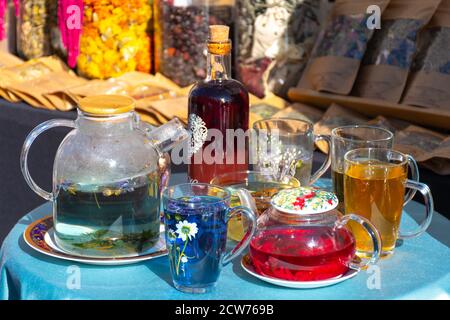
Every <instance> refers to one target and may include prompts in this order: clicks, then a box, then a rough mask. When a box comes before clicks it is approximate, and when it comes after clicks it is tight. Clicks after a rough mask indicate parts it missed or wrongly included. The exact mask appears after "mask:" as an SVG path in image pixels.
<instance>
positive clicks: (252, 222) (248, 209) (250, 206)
mask: <svg viewBox="0 0 450 320" xmlns="http://www.w3.org/2000/svg"><path fill="white" fill-rule="evenodd" d="M236 193H237V195H238V197H239V199H240V201H241V204H242V206H238V207H234V208H230V209H229V210H230V212H229V215H228V219H227V224H228V221H230V219H231V218H232V217H234V216H237V215H238V214H244V215H245V216H246V218H247V219H246V227H247V232H246V233H245V235H244V237H243V238H242V240H241V241H240V242H239V243H238V244H237V245H236V247H234V249H233V250H231V252H229V253H227V254H226V255H225V256H224V257H223V260H222V265H226V264H228V263H229V262H230V261H231V260H233V259H234V258H236V257H237V256H238V255H239V254H240V253H241V252H242V251H243V250H244V249H245V248H246V247H247V246H248V245H249V244H250V241H251V240H252V238H253V235H254V234H255V232H256V215H255V213H256V205H255V203H254V200H253V197H252V196H251V195H250V193H249V192H248V191H247V190H246V189H243V188H240V189H238V190H237V191H236Z"/></svg>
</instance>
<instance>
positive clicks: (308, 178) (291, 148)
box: [251, 118, 331, 186]
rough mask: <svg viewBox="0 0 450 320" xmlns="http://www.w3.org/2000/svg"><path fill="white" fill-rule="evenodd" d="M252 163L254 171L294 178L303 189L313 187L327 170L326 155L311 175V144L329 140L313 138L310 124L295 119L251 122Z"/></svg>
mask: <svg viewBox="0 0 450 320" xmlns="http://www.w3.org/2000/svg"><path fill="white" fill-rule="evenodd" d="M253 129H254V131H255V136H254V137H252V142H253V150H252V155H251V161H252V163H253V167H254V169H255V170H257V171H262V172H268V173H271V174H274V175H275V176H276V177H277V178H278V179H280V177H283V176H285V175H291V176H293V177H295V178H297V179H298V180H299V181H300V183H301V185H302V186H307V185H310V184H313V183H314V182H315V181H317V180H318V179H319V178H320V177H321V176H322V175H323V174H324V173H325V172H326V171H327V170H328V168H329V167H330V164H331V157H330V155H328V156H327V158H326V160H325V162H324V163H323V164H322V166H321V167H320V168H319V169H318V170H317V171H316V172H315V173H314V174H312V163H313V153H314V144H315V143H316V142H317V141H321V140H323V141H326V142H327V143H328V146H330V145H331V141H330V138H329V137H328V136H323V135H314V132H313V131H314V128H313V124H312V123H310V122H308V121H303V120H298V119H288V118H279V119H267V120H260V121H257V122H255V123H254V125H253Z"/></svg>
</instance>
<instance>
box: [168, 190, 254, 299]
mask: <svg viewBox="0 0 450 320" xmlns="http://www.w3.org/2000/svg"><path fill="white" fill-rule="evenodd" d="M230 201H231V193H230V192H229V191H228V190H226V189H224V188H221V187H218V186H214V185H210V184H204V183H194V184H189V183H186V184H180V185H176V186H172V187H168V188H166V189H165V190H164V191H163V209H164V223H165V235H166V243H167V249H168V251H169V261H170V270H171V274H172V279H173V283H174V285H175V288H177V289H178V290H180V291H183V292H188V293H205V292H209V291H211V289H212V288H213V287H214V286H215V284H216V282H217V280H218V278H219V275H220V271H221V269H222V267H223V266H225V265H226V264H228V263H229V262H230V261H231V260H233V259H234V258H236V257H238V256H239V254H240V253H241V252H242V251H243V250H244V249H245V248H246V247H247V246H248V244H249V243H250V240H251V238H252V237H253V234H254V232H255V230H256V216H255V214H254V212H252V210H250V209H249V208H246V207H242V206H237V207H233V208H230ZM239 214H242V215H244V216H245V217H246V220H247V221H248V222H247V231H246V233H245V236H244V239H243V240H242V241H240V242H239V243H238V244H237V245H236V246H235V247H234V249H232V250H231V251H230V252H228V253H225V248H226V242H227V227H228V226H227V225H228V222H229V221H230V219H231V218H233V217H235V216H237V215H239Z"/></svg>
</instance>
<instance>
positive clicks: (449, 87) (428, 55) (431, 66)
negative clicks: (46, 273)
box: [402, 0, 450, 110]
mask: <svg viewBox="0 0 450 320" xmlns="http://www.w3.org/2000/svg"><path fill="white" fill-rule="evenodd" d="M402 103H404V104H408V105H413V106H419V107H429V108H442V109H447V110H450V0H442V2H441V5H440V6H439V7H438V9H437V11H436V13H435V15H434V16H433V18H432V19H431V21H430V23H429V24H428V26H427V28H426V29H425V30H424V31H423V32H422V33H421V35H420V37H419V44H418V52H417V56H416V58H415V60H414V62H413V65H412V72H411V74H410V77H409V80H408V85H407V89H406V91H405V94H404V97H403V101H402Z"/></svg>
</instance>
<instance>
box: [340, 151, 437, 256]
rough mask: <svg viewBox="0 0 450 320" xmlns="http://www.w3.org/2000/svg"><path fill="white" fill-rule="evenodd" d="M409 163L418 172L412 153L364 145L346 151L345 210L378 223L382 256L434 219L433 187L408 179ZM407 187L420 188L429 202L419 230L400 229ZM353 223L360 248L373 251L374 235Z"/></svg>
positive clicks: (361, 252)
mask: <svg viewBox="0 0 450 320" xmlns="http://www.w3.org/2000/svg"><path fill="white" fill-rule="evenodd" d="M408 166H409V167H410V168H411V171H412V173H413V175H416V174H414V172H415V171H417V170H418V167H417V164H416V161H415V160H414V159H413V158H412V157H411V156H409V155H404V154H402V153H400V152H397V151H394V150H390V149H381V148H363V149H355V150H352V151H349V152H347V153H346V154H345V176H344V196H345V212H346V213H351V214H357V215H360V216H362V217H365V218H367V219H368V220H370V222H372V224H374V225H375V227H376V228H377V229H378V231H379V232H380V234H381V240H382V243H383V248H382V256H388V255H391V254H392V253H393V252H394V248H395V243H396V241H397V239H398V238H400V239H407V238H413V237H417V236H419V235H421V234H422V233H423V232H425V231H426V229H427V228H428V227H429V225H430V223H431V219H432V216H433V197H432V195H431V191H430V188H429V187H428V186H427V185H426V184H423V183H420V182H417V181H412V180H408ZM406 188H408V189H411V190H417V191H419V192H420V193H421V194H422V195H423V198H424V203H425V220H424V221H423V222H422V223H421V224H420V225H419V227H418V228H417V230H414V231H410V232H407V233H406V232H401V231H399V227H400V220H401V217H402V209H403V206H404V203H405V201H406V200H407V199H408V196H407V195H406V196H405V189H406ZM351 226H352V229H353V234H354V236H355V238H356V241H357V244H356V250H357V251H358V253H359V254H360V255H361V256H364V255H365V254H366V253H367V252H369V251H370V247H371V243H370V239H369V238H368V237H367V235H366V234H365V233H363V232H361V229H360V228H358V226H353V225H351Z"/></svg>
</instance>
